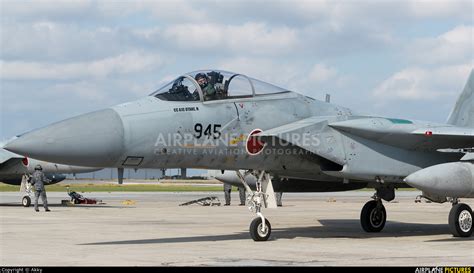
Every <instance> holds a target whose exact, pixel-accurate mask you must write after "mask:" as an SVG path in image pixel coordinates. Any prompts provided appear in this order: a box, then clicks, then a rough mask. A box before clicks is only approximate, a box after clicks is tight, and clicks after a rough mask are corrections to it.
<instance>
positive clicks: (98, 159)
mask: <svg viewBox="0 0 474 273" xmlns="http://www.w3.org/2000/svg"><path fill="white" fill-rule="evenodd" d="M473 86H474V72H472V71H471V73H470V76H469V79H468V82H467V84H466V86H465V88H464V91H463V93H462V94H461V97H460V98H459V100H458V102H457V104H456V105H455V107H454V109H453V112H452V114H451V115H450V117H449V119H448V122H447V123H435V122H429V121H417V120H410V119H403V118H394V117H383V116H376V115H363V114H360V113H358V112H355V111H353V110H350V109H348V108H345V107H341V106H338V105H334V104H331V103H328V102H323V101H319V100H316V99H314V98H311V97H308V96H304V95H301V94H299V93H297V92H293V91H290V90H287V89H284V88H280V87H277V86H274V85H272V84H269V83H265V82H263V81H260V80H257V79H254V78H251V77H248V76H246V75H243V74H238V73H232V72H226V71H218V70H207V71H195V72H191V73H187V74H184V75H182V76H179V77H177V78H176V79H175V80H173V81H171V82H170V83H169V84H166V85H164V86H163V87H161V88H159V89H158V90H157V91H155V92H153V93H152V94H150V95H149V96H147V97H144V98H141V99H138V100H136V101H132V102H127V103H124V104H120V105H117V106H114V107H111V108H107V109H103V110H100V111H96V112H92V113H88V114H84V115H81V116H77V117H74V118H71V119H68V120H64V121H61V122H58V123H55V124H52V125H50V126H47V127H45V128H41V129H38V130H36V131H33V132H30V133H27V134H24V135H22V136H21V137H20V138H18V139H17V140H14V141H12V142H11V143H9V144H8V145H7V146H6V149H8V150H10V151H13V152H16V153H19V154H23V155H27V156H30V157H33V158H38V159H41V160H47V161H52V162H59V163H62V164H75V165H81V166H91V167H116V168H124V167H128V168H200V169H214V170H236V171H237V172H236V175H237V176H238V177H239V179H240V181H241V182H242V184H243V185H244V186H245V187H246V189H247V192H248V193H250V197H251V198H249V202H248V203H249V206H250V207H251V208H252V210H253V211H254V212H255V213H256V214H257V217H256V218H255V219H254V220H253V221H252V222H251V224H250V235H251V237H252V239H254V240H255V241H266V240H267V239H268V238H269V237H270V234H271V225H270V222H269V221H268V219H266V218H265V217H264V215H263V213H262V209H263V208H265V207H269V208H271V207H275V202H274V201H275V200H274V195H273V184H272V179H289V180H290V181H291V180H293V181H303V180H304V181H306V182H307V183H313V184H314V185H317V184H321V185H322V184H327V185H330V183H334V184H332V185H333V186H332V187H331V189H333V190H337V188H339V189H356V188H362V187H371V188H374V190H375V194H374V195H373V196H372V200H370V201H369V202H367V203H366V204H365V205H364V206H363V208H362V211H361V214H360V221H361V226H362V228H363V230H365V231H366V232H380V231H381V230H382V229H383V228H384V226H385V223H386V219H387V213H386V210H385V207H384V205H383V202H382V200H384V201H391V200H393V199H394V198H395V189H396V188H398V187H401V186H407V183H408V184H409V185H411V186H413V187H417V188H419V189H421V190H422V193H423V196H424V197H426V198H428V199H430V200H432V201H434V202H438V203H443V202H451V203H452V204H453V207H452V209H451V213H450V215H449V226H450V229H451V231H452V233H453V234H454V236H464V237H466V236H471V234H472V210H471V208H470V207H469V206H468V205H466V204H462V203H459V198H469V197H474V167H473V157H472V156H470V154H469V152H470V151H472V147H474V106H473V100H474V98H473V90H474V87H473ZM239 169H240V170H246V172H247V173H251V174H253V175H254V176H255V177H257V182H256V186H255V190H254V191H253V190H252V189H250V187H249V186H248V185H247V184H246V182H245V178H244V175H243V174H242V173H240V172H238V170H239Z"/></svg>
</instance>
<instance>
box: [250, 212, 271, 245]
mask: <svg viewBox="0 0 474 273" xmlns="http://www.w3.org/2000/svg"><path fill="white" fill-rule="evenodd" d="M262 223H263V222H262V218H260V217H257V218H255V219H253V221H252V223H250V237H252V239H253V240H254V241H256V242H260V241H267V240H268V238H270V234H271V233H272V226H271V225H270V222H269V221H268V220H267V219H265V225H262Z"/></svg>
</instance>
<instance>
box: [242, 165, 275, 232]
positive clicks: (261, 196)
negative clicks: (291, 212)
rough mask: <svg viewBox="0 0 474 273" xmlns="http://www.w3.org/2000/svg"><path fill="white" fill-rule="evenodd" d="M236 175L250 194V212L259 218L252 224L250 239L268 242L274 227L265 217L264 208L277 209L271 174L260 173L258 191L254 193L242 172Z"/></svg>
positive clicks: (257, 184)
mask: <svg viewBox="0 0 474 273" xmlns="http://www.w3.org/2000/svg"><path fill="white" fill-rule="evenodd" d="M236 173H237V176H238V177H239V179H240V181H241V182H242V184H243V185H244V187H245V190H246V191H247V192H249V193H250V196H249V198H247V200H248V205H249V210H250V211H253V212H255V213H256V215H257V218H255V219H254V220H253V221H252V223H251V224H250V229H249V231H250V237H252V239H253V240H254V241H267V240H268V238H270V234H271V232H272V226H271V225H270V221H268V219H265V217H264V216H263V214H262V207H263V206H264V207H266V208H276V200H275V194H274V192H273V186H272V181H271V179H270V174H268V173H266V172H264V171H260V172H258V175H257V177H258V180H257V183H256V191H255V192H254V191H252V189H250V187H249V185H248V184H247V182H245V179H244V177H243V176H242V174H241V173H240V171H236Z"/></svg>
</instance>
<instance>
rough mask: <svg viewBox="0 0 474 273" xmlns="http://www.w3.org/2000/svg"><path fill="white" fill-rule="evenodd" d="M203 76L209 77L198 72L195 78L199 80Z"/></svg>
mask: <svg viewBox="0 0 474 273" xmlns="http://www.w3.org/2000/svg"><path fill="white" fill-rule="evenodd" d="M201 78H204V79H207V76H206V74H204V73H197V74H196V76H194V79H195V80H196V81H198V80H199V79H201Z"/></svg>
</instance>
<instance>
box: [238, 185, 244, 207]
mask: <svg viewBox="0 0 474 273" xmlns="http://www.w3.org/2000/svg"><path fill="white" fill-rule="evenodd" d="M239 197H240V205H241V206H243V205H245V199H246V196H245V188H244V187H239Z"/></svg>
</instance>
